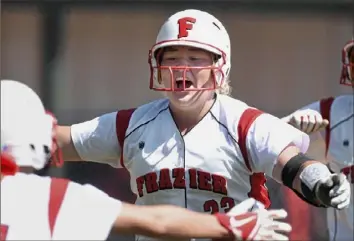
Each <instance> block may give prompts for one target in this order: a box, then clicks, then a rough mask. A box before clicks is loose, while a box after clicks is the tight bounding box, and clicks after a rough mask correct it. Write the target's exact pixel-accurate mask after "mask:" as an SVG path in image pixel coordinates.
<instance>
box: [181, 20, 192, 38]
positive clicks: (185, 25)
mask: <svg viewBox="0 0 354 241" xmlns="http://www.w3.org/2000/svg"><path fill="white" fill-rule="evenodd" d="M195 22H196V19H195V18H191V17H185V18H181V19H179V20H178V25H179V32H178V38H185V37H187V36H188V30H192V28H193V24H194V23H195Z"/></svg>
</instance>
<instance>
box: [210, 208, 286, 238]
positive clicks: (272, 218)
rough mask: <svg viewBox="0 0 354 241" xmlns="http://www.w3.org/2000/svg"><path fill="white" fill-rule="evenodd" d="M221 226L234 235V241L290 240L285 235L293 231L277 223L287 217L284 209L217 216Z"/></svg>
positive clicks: (283, 223) (282, 223) (281, 223)
mask: <svg viewBox="0 0 354 241" xmlns="http://www.w3.org/2000/svg"><path fill="white" fill-rule="evenodd" d="M216 216H217V217H218V220H219V222H220V224H221V225H223V226H224V227H225V228H227V229H228V230H229V231H230V233H232V234H233V236H234V240H289V238H288V237H287V236H286V235H285V233H289V232H290V231H291V226H290V225H289V224H288V223H285V222H280V221H277V220H278V219H284V218H286V217H287V212H286V211H285V210H283V209H280V210H270V211H267V210H265V209H258V210H257V211H255V212H246V213H243V214H238V215H235V216H229V215H225V214H220V213H219V214H216Z"/></svg>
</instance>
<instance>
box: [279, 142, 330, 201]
mask: <svg viewBox="0 0 354 241" xmlns="http://www.w3.org/2000/svg"><path fill="white" fill-rule="evenodd" d="M330 174H331V173H330V171H329V169H328V168H327V166H326V165H324V164H323V163H322V162H321V161H320V160H315V159H312V158H310V157H308V156H306V155H304V154H301V153H300V150H299V149H298V148H297V147H296V146H294V145H290V146H288V147H287V148H285V149H284V151H283V152H282V153H281V154H280V155H279V157H278V160H277V162H276V164H275V166H274V169H273V177H274V178H275V179H276V180H277V181H279V182H280V183H283V184H284V185H285V186H287V187H289V188H291V189H292V190H294V191H295V192H297V193H298V194H299V195H300V196H301V197H302V198H304V199H305V200H306V201H308V202H310V203H312V204H314V205H317V204H318V200H317V199H316V198H315V196H313V190H314V186H315V184H316V183H317V182H318V181H319V180H321V179H324V178H327V177H328V176H329V175H330Z"/></svg>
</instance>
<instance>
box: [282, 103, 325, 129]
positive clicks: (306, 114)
mask: <svg viewBox="0 0 354 241" xmlns="http://www.w3.org/2000/svg"><path fill="white" fill-rule="evenodd" d="M285 120H286V122H287V123H288V124H290V125H292V126H294V127H295V128H297V129H299V130H301V131H303V132H305V133H307V134H311V133H314V132H317V131H319V130H321V129H323V128H325V127H327V126H328V124H329V122H328V120H325V119H323V118H322V116H321V114H320V113H319V112H317V111H315V110H311V109H306V110H298V111H295V112H294V113H292V114H291V115H289V116H287V117H286V118H285Z"/></svg>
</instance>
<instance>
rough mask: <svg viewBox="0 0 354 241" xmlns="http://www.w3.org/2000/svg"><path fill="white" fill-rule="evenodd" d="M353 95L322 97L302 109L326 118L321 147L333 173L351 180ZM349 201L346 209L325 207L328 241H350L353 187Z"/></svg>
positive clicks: (353, 168) (353, 164)
mask: <svg viewBox="0 0 354 241" xmlns="http://www.w3.org/2000/svg"><path fill="white" fill-rule="evenodd" d="M353 99H354V96H353V95H342V96H339V97H336V98H334V99H333V98H328V99H323V100H321V101H317V102H314V103H312V104H310V105H308V106H306V107H304V108H302V109H312V110H316V111H318V112H319V113H321V114H322V116H323V118H325V119H327V118H328V119H329V121H330V124H329V128H328V130H327V131H326V132H325V133H324V134H323V139H324V140H325V142H326V147H325V148H326V150H323V151H324V152H325V153H324V154H325V155H326V156H327V159H328V161H329V167H330V169H331V170H333V171H334V172H337V173H339V172H342V173H344V174H346V175H347V177H348V179H349V181H351V182H352V183H354V140H353V136H354V129H353V128H354V106H353ZM351 187H352V197H351V203H350V205H349V207H348V209H344V210H342V211H338V210H335V209H332V208H330V209H327V223H328V229H329V235H330V240H331V241H347V240H353V239H354V237H353V233H354V228H353V225H354V223H353V216H354V215H353V214H354V208H353V206H354V203H353V199H354V188H353V187H354V186H353V185H351Z"/></svg>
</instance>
